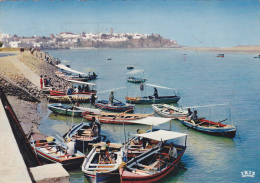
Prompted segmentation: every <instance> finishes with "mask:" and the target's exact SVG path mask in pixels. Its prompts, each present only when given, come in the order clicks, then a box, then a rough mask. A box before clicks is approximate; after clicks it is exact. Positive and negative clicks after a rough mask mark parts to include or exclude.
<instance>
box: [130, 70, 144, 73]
mask: <svg viewBox="0 0 260 183" xmlns="http://www.w3.org/2000/svg"><path fill="white" fill-rule="evenodd" d="M139 72H144V70H133V71H130V72H128V73H126V74H136V73H139Z"/></svg>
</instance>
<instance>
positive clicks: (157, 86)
mask: <svg viewBox="0 0 260 183" xmlns="http://www.w3.org/2000/svg"><path fill="white" fill-rule="evenodd" d="M145 85H147V86H152V87H156V88H163V89H168V90H177V89H175V88H168V87H164V86H159V85H153V84H145Z"/></svg>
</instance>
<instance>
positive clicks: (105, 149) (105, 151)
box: [98, 140, 113, 164]
mask: <svg viewBox="0 0 260 183" xmlns="http://www.w3.org/2000/svg"><path fill="white" fill-rule="evenodd" d="M109 146H110V141H109V140H107V141H106V144H104V145H102V146H101V148H100V155H99V160H98V164H101V161H100V160H101V158H103V160H104V163H105V160H106V159H107V158H108V159H109V161H110V163H111V164H113V161H112V159H111V157H110V155H109Z"/></svg>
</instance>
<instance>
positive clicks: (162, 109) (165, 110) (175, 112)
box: [152, 104, 188, 119]
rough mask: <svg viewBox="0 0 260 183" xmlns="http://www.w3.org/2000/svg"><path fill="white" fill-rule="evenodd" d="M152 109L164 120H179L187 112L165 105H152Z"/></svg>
mask: <svg viewBox="0 0 260 183" xmlns="http://www.w3.org/2000/svg"><path fill="white" fill-rule="evenodd" d="M152 107H153V109H154V111H155V112H156V113H157V114H159V115H160V116H163V117H166V118H172V119H179V118H180V117H185V116H187V115H188V112H187V111H184V110H182V109H180V108H177V107H174V106H170V105H167V104H152ZM169 110H172V112H170V111H169Z"/></svg>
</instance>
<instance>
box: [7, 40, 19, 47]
mask: <svg viewBox="0 0 260 183" xmlns="http://www.w3.org/2000/svg"><path fill="white" fill-rule="evenodd" d="M9 46H10V47H11V48H19V47H21V41H10V42H9Z"/></svg>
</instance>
